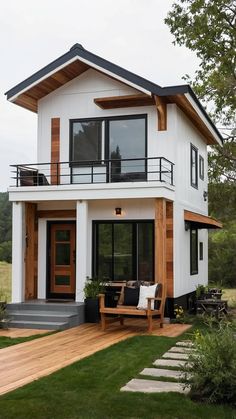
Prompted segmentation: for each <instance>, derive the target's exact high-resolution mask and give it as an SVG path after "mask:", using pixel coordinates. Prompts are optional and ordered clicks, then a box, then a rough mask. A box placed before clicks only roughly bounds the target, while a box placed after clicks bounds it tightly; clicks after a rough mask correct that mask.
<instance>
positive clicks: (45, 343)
mask: <svg viewBox="0 0 236 419" xmlns="http://www.w3.org/2000/svg"><path fill="white" fill-rule="evenodd" d="M189 327H190V326H189V325H181V324H168V325H164V328H163V329H159V328H158V329H156V330H154V332H153V335H156V336H168V337H176V336H179V335H180V334H182V333H184V332H185V331H186V330H188V328H189ZM140 334H146V321H145V320H142V319H138V320H136V319H127V321H126V325H125V326H123V327H119V326H118V325H117V324H116V325H112V326H111V327H110V328H109V329H108V330H107V331H106V332H102V331H101V326H100V325H98V324H88V323H87V324H83V325H81V326H77V327H74V328H72V329H68V330H65V331H63V332H59V333H56V334H52V335H49V336H45V337H42V338H38V339H36V340H33V341H30V342H25V343H21V344H18V345H15V346H10V347H8V348H4V349H1V350H0V394H4V393H7V392H9V391H11V390H14V389H16V388H18V387H21V386H23V385H25V384H28V383H30V382H32V381H34V380H37V379H39V378H40V377H44V376H46V375H49V374H51V373H53V372H54V371H57V370H59V369H60V368H63V367H66V366H67V365H70V364H72V363H74V362H76V361H78V360H80V359H82V358H85V357H87V356H89V355H92V354H94V353H95V352H97V351H100V350H102V349H104V348H107V347H109V346H110V345H113V344H115V343H117V342H120V341H122V340H124V339H127V338H129V337H132V336H136V335H140Z"/></svg>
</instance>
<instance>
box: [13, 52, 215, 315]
mask: <svg viewBox="0 0 236 419" xmlns="http://www.w3.org/2000/svg"><path fill="white" fill-rule="evenodd" d="M172 71H173V70H172ZM6 95H7V99H8V100H9V101H11V102H13V103H15V104H17V105H19V106H22V107H24V108H25V109H27V110H30V111H32V112H36V113H37V114H38V140H37V144H38V146H37V162H36V164H34V165H31V164H21V165H17V166H14V167H15V177H14V185H13V186H11V187H10V188H9V197H10V200H11V201H12V202H13V266H12V267H13V269H12V303H18V306H19V303H23V302H26V301H27V300H34V301H35V300H37V301H47V300H50V301H51V300H52V299H56V300H60V299H63V300H66V299H69V300H74V301H75V302H76V303H82V302H83V301H84V295H83V288H84V284H85V280H86V277H87V276H89V277H92V276H98V277H101V278H103V279H105V280H106V281H107V282H109V283H110V282H114V283H116V284H117V283H120V282H121V281H127V280H145V281H155V282H159V281H162V282H163V281H165V282H166V285H167V309H168V310H169V313H170V312H171V311H172V310H173V304H174V303H181V304H184V305H185V306H187V305H188V304H189V296H191V295H192V293H193V292H194V291H195V288H196V285H197V284H206V283H207V281H208V248H207V238H208V237H207V234H208V230H207V229H208V228H218V227H220V223H219V222H217V221H216V220H214V219H212V218H210V217H209V216H208V203H207V145H211V144H222V138H221V135H220V133H219V132H218V130H217V129H216V127H215V126H214V124H213V123H212V121H211V120H210V118H209V116H208V115H207V113H206V112H205V110H204V109H203V107H202V106H201V104H200V102H199V101H198V99H197V97H196V96H195V94H194V93H193V91H192V90H191V88H190V87H189V86H188V85H181V86H170V87H160V86H158V85H156V84H154V83H152V82H150V81H148V80H145V79H143V78H142V77H139V76H137V75H136V74H133V73H131V72H129V71H127V70H125V69H123V68H121V67H119V66H117V65H115V64H112V63H110V62H109V61H106V60H104V59H103V58H100V57H98V56H96V55H94V54H93V53H91V52H89V51H87V50H85V49H84V48H83V47H82V45H80V44H75V45H74V46H73V47H72V48H71V49H70V50H69V51H68V52H66V53H65V54H64V55H62V56H61V57H59V58H57V59H56V60H55V61H53V62H52V63H50V64H48V65H47V66H46V67H44V68H42V69H41V70H39V71H38V72H37V73H35V74H33V75H32V76H30V77H29V78H28V79H26V80H24V81H23V82H22V83H20V84H18V85H17V86H15V87H13V88H12V89H11V90H9V91H8V92H7V93H6Z"/></svg>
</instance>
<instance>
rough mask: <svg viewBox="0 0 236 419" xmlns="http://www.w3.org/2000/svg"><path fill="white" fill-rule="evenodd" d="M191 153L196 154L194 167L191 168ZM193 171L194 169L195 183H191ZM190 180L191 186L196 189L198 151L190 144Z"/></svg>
mask: <svg viewBox="0 0 236 419" xmlns="http://www.w3.org/2000/svg"><path fill="white" fill-rule="evenodd" d="M193 152H195V153H196V164H195V167H193ZM193 169H195V179H196V182H195V183H194V182H193ZM190 180H191V186H192V187H193V188H195V189H198V149H197V147H195V146H194V145H193V144H190Z"/></svg>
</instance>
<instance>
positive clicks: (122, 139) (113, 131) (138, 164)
mask: <svg viewBox="0 0 236 419" xmlns="http://www.w3.org/2000/svg"><path fill="white" fill-rule="evenodd" d="M145 157H146V119H145V118H141V117H138V118H135V119H122V118H120V119H115V120H110V121H109V159H111V160H114V162H111V174H110V176H111V181H112V182H121V181H129V180H130V181H134V180H144V179H145V172H146V160H145ZM126 159H128V160H126Z"/></svg>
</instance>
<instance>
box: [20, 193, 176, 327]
mask: <svg viewBox="0 0 236 419" xmlns="http://www.w3.org/2000/svg"><path fill="white" fill-rule="evenodd" d="M55 208H58V209H55ZM116 209H117V210H119V211H118V213H116ZM98 220H99V221H98ZM107 234H110V236H109V237H110V239H111V246H110V245H109V246H110V247H111V249H110V247H109V249H110V250H109V249H108V250H107V246H105V242H104V243H103V244H102V247H103V253H102V256H101V252H100V253H99V254H98V253H96V248H97V249H99V248H101V237H104V238H105V237H107ZM124 235H126V236H127V235H128V236H129V237H127V240H123V239H124ZM126 236H125V237H126ZM98 237H100V239H98ZM114 237H117V238H118V239H117V240H118V241H116V244H115V245H114V243H113V241H114ZM99 240H100V241H99ZM112 243H113V244H112ZM127 243H128V244H127ZM145 243H146V244H147V243H148V246H147V245H145ZM99 246H100V247H99ZM114 246H115V247H116V253H114V251H113V250H112V249H114ZM137 246H138V247H137ZM118 248H119V249H118ZM99 255H100V256H99ZM140 255H141V256H140ZM99 258H100V259H99ZM146 259H147V260H146ZM99 260H100V261H99ZM98 262H99V263H98ZM117 266H118V267H117ZM97 274H98V275H99V277H100V278H103V279H104V278H105V279H106V280H107V278H109V277H112V278H111V279H112V280H114V279H116V280H117V281H124V280H126V281H127V280H137V279H142V280H143V279H145V280H149V281H150V282H158V281H159V282H162V283H164V282H165V281H166V280H167V296H169V297H172V296H173V202H172V201H168V200H167V199H165V198H155V199H152V198H151V199H149V198H146V199H143V200H142V199H138V200H137V199H119V200H112V199H110V200H99V201H98V200H80V201H78V200H77V201H69V202H68V201H66V202H59V201H58V202H57V201H54V202H50V201H41V202H13V270H12V284H13V286H12V302H13V303H17V304H18V303H24V302H25V303H26V304H27V303H28V304H29V303H30V302H31V301H32V300H41V301H43V300H47V304H45V310H46V311H47V307H49V304H48V302H50V299H55V300H57V299H60V300H63V299H66V300H71V301H73V302H75V303H76V304H79V303H81V304H82V303H83V301H84V294H83V289H84V285H85V281H86V277H87V276H89V277H91V276H92V275H94V276H97ZM144 277H145V278H144ZM48 300H49V301H48ZM53 304H54V306H53V307H55V303H53ZM66 305H67V307H68V303H66ZM23 306H24V304H23ZM27 307H29V306H27ZM62 307H63V305H62V304H61V303H60V308H59V310H58V311H60V309H62ZM24 308H25V309H26V305H25V306H24ZM24 320H26V319H24ZM35 321H37V319H36V320H35ZM46 328H47V327H46Z"/></svg>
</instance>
